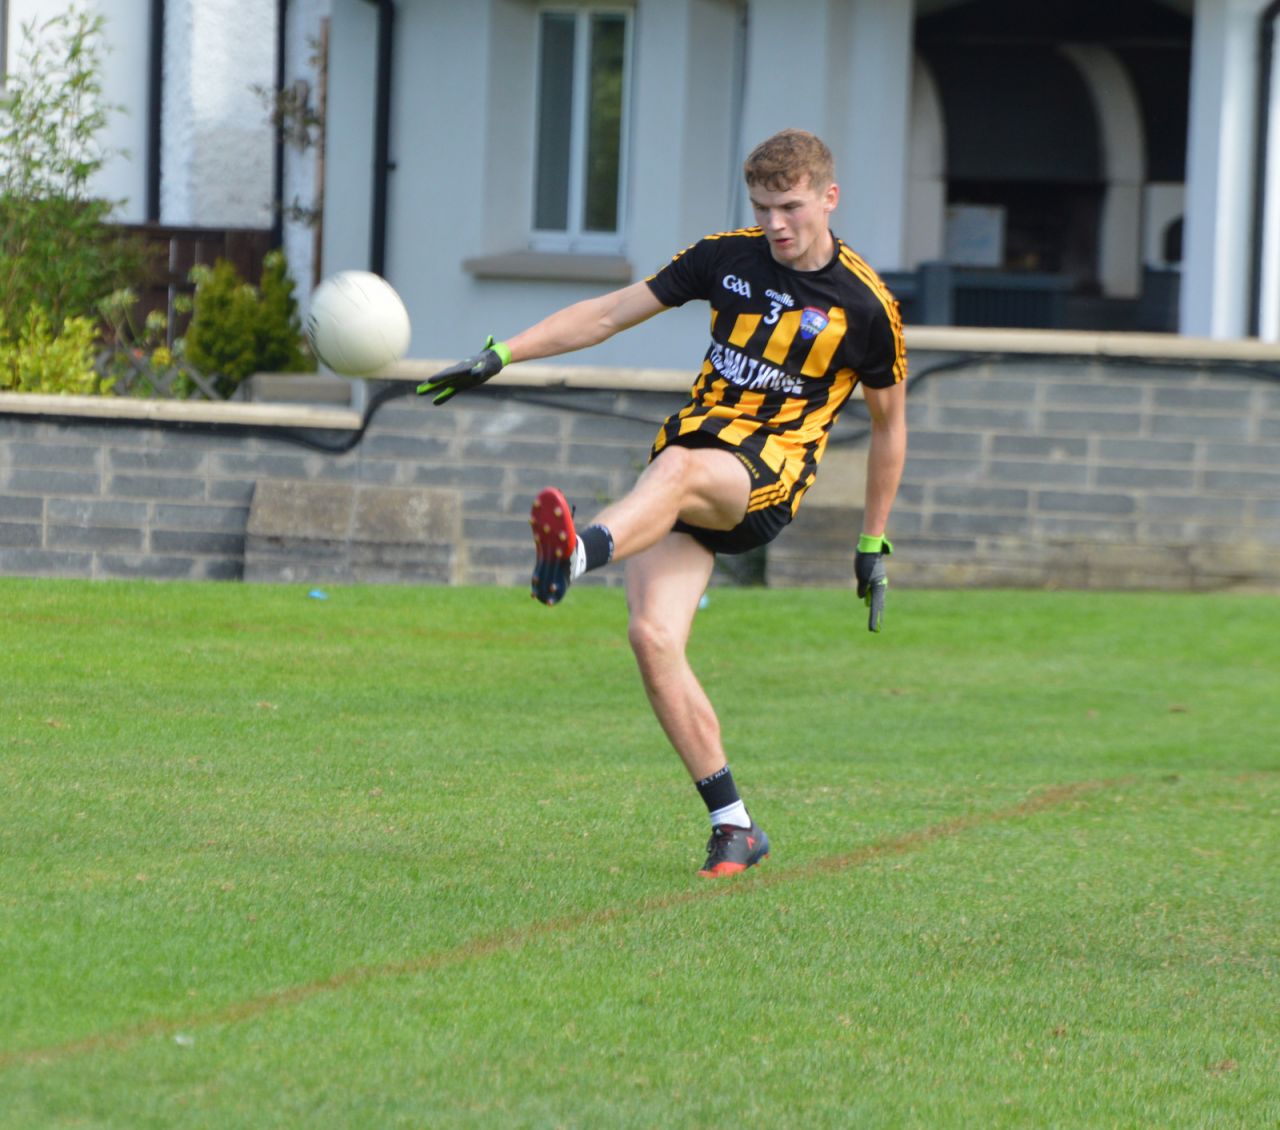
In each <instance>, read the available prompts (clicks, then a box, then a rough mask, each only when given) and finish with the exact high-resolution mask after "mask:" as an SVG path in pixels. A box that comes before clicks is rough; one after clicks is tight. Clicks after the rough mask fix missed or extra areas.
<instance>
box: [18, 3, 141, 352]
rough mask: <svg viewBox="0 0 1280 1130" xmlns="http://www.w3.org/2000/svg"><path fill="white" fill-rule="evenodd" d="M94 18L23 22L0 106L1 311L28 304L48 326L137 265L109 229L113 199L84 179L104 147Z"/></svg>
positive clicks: (84, 309)
mask: <svg viewBox="0 0 1280 1130" xmlns="http://www.w3.org/2000/svg"><path fill="white" fill-rule="evenodd" d="M104 24H105V21H104V20H103V17H101V16H97V15H90V14H89V13H87V12H85V11H83V10H79V9H72V10H71V11H68V12H66V13H63V14H61V15H57V16H54V17H52V18H51V19H48V20H46V21H45V22H44V23H43V24H39V25H37V24H36V23H35V22H34V21H32V22H30V23H27V24H24V25H23V27H22V33H23V41H22V46H21V48H20V49H19V51H18V60H19V64H20V65H19V66H17V67H15V68H14V69H13V72H12V73H11V74H10V75H9V77H8V81H7V86H6V94H7V101H6V103H5V104H4V105H3V106H2V107H0V317H2V318H3V319H4V320H5V322H6V324H8V325H10V326H15V325H17V324H19V323H20V322H22V320H23V319H24V318H26V316H27V312H28V310H29V309H30V308H31V306H32V305H38V306H40V307H42V308H43V309H44V310H45V311H46V312H47V315H48V324H49V325H50V326H54V327H60V326H62V325H63V324H64V323H65V320H66V319H67V318H68V317H79V316H84V317H89V316H92V314H93V312H94V309H95V306H96V304H97V301H98V299H99V298H100V297H101V296H102V295H104V294H106V293H108V292H109V291H111V290H114V289H115V288H117V287H119V286H122V285H124V284H125V283H126V282H128V280H129V279H130V278H131V277H132V276H134V275H135V274H136V273H137V272H138V270H139V269H140V266H141V263H142V253H141V250H140V248H139V246H138V244H137V243H136V242H135V241H133V240H131V239H129V238H128V237H126V236H124V235H122V234H121V233H120V232H118V231H116V230H114V229H112V228H110V227H109V226H107V224H106V222H105V221H106V219H107V217H108V216H109V215H110V213H111V211H112V209H113V208H114V203H113V202H111V201H107V200H100V199H94V198H92V197H91V195H90V184H91V181H92V179H93V177H94V176H95V174H97V172H98V171H99V170H100V169H101V168H102V167H103V165H104V164H105V162H106V160H107V158H108V157H109V156H110V152H111V151H110V150H108V149H107V148H105V147H104V146H102V144H101V143H100V142H99V135H100V134H101V132H102V130H103V128H104V127H105V126H106V124H107V120H108V116H109V114H110V113H111V112H112V111H114V110H117V109H119V108H118V107H115V106H112V105H110V104H108V103H106V102H105V101H104V100H103V97H102V93H103V91H102V80H101V74H102V57H103V50H104V48H103V45H102V34H103V28H104Z"/></svg>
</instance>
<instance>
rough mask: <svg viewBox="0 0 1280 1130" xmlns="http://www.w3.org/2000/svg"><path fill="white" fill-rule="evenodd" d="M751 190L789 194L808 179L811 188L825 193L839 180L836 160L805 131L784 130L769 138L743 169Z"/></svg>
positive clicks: (818, 140)
mask: <svg viewBox="0 0 1280 1130" xmlns="http://www.w3.org/2000/svg"><path fill="white" fill-rule="evenodd" d="M742 175H743V176H744V177H746V180H747V187H748V188H753V187H754V186H755V185H760V186H761V187H762V188H766V189H768V190H769V191H770V192H786V191H787V189H789V188H794V187H795V186H796V185H797V184H799V183H800V181H802V180H803V179H804V178H805V177H806V176H807V177H808V178H809V187H810V188H812V189H814V190H815V191H817V192H821V191H822V190H823V189H825V188H826V187H827V186H828V185H829V184H832V183H833V182H834V181H835V179H836V166H835V160H834V158H832V156H831V150H830V149H828V148H827V147H826V145H825V143H824V142H823V140H822V138H820V137H818V136H817V135H816V134H812V133H810V132H809V131H808V130H803V129H784V130H780V131H779V132H777V133H775V134H774V135H773V136H772V137H766V138H765V139H764V140H763V141H762V142H760V144H759V145H757V146H756V147H755V148H754V149H753V150H752V151H751V154H750V156H748V157H747V159H746V161H745V162H744V163H743V166H742Z"/></svg>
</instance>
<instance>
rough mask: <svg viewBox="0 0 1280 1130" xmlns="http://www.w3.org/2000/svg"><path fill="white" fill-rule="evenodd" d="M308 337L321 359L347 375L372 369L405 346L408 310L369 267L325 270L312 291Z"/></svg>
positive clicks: (395, 356) (398, 354) (399, 354)
mask: <svg viewBox="0 0 1280 1130" xmlns="http://www.w3.org/2000/svg"><path fill="white" fill-rule="evenodd" d="M307 340H308V341H309V342H310V343H311V350H312V352H313V353H315V355H316V359H317V360H319V361H320V363H321V364H323V365H325V366H327V367H328V368H330V369H332V370H333V371H334V372H335V373H341V374H342V375H343V376H347V377H363V376H368V375H369V374H370V373H375V372H377V371H378V370H379V369H381V368H383V367H384V366H386V365H389V364H391V362H392V361H398V360H399V359H400V358H401V357H403V356H404V355H405V352H406V351H407V350H408V348H409V312H408V311H407V310H406V309H405V308H404V303H403V302H402V301H401V300H400V296H399V295H398V294H397V293H396V292H395V288H394V287H393V286H392V285H391V284H390V283H389V282H387V280H386V279H384V278H382V277H381V276H380V275H375V274H373V273H371V272H369V271H340V272H339V273H338V274H336V275H330V276H329V278H327V279H325V280H324V282H322V283H321V284H320V285H319V286H318V287H316V289H315V293H314V294H312V296H311V309H310V311H309V312H308V314H307Z"/></svg>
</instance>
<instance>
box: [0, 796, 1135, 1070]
mask: <svg viewBox="0 0 1280 1130" xmlns="http://www.w3.org/2000/svg"><path fill="white" fill-rule="evenodd" d="M1134 780H1135V778H1132V777H1126V778H1118V779H1113V780H1088V781H1076V782H1069V783H1066V784H1060V785H1052V786H1048V787H1045V788H1041V789H1039V790H1038V791H1036V792H1035V793H1033V794H1032V795H1031V796H1029V797H1028V798H1027V799H1026V800H1023V801H1020V802H1019V803H1017V804H1014V805H1010V806H1009V807H1006V808H1000V809H995V810H990V811H985V812H973V813H968V814H966V815H964V816H957V817H955V818H954V819H951V820H945V821H942V822H941V823H938V824H931V825H928V826H926V827H924V828H918V829H915V830H912V831H909V832H903V833H901V834H899V835H896V836H888V837H885V838H883V839H880V840H874V841H872V842H871V843H868V844H864V845H863V846H862V847H859V848H856V849H855V850H853V851H850V852H845V853H841V854H837V855H831V856H826V857H822V858H819V859H816V860H813V861H811V862H809V863H807V864H805V865H803V866H797V867H793V868H779V867H773V868H771V867H769V866H768V865H767V864H766V865H764V866H762V867H760V868H759V869H757V870H755V871H753V872H750V873H748V874H746V875H744V876H742V877H740V878H737V879H730V880H720V881H717V882H710V881H708V882H700V883H699V884H698V885H697V886H695V887H691V888H688V889H686V890H683V891H676V892H671V893H668V894H664V895H657V896H654V897H652V898H648V899H643V900H641V901H640V902H637V903H632V904H626V905H620V906H613V907H605V908H603V909H600V910H592V911H583V912H581V913H579V914H568V915H562V916H559V917H556V918H549V919H546V920H544V921H541V922H532V923H529V924H526V925H523V926H519V927H514V928H511V929H508V930H501V931H498V932H497V933H494V934H490V935H488V936H486V937H482V938H475V939H472V940H471V941H468V942H463V943H461V944H459V945H457V946H453V947H451V948H449V949H447V950H442V951H440V952H437V953H432V954H425V955H422V956H420V957H416V958H411V959H409V960H406V961H397V962H387V963H385V964H382V965H374V966H356V967H353V968H351V969H346V970H342V971H340V972H338V973H334V974H332V975H331V976H329V977H325V978H321V979H319V980H314V981H309V982H305V983H303V984H299V985H292V986H289V987H286V988H282V989H276V990H273V991H271V992H268V993H263V994H261V995H259V996H255V997H249V998H247V999H245V1000H242V1001H235V1002H232V1003H231V1004H227V1005H223V1006H222V1007H220V1008H216V1009H211V1010H209V1011H208V1012H203V1013H191V1014H188V1015H186V1016H182V1017H157V1018H155V1019H152V1020H147V1021H143V1022H142V1023H139V1024H135V1025H132V1026H130V1027H128V1028H123V1029H121V1030H119V1031H116V1032H103V1033H95V1034H93V1035H89V1036H84V1037H81V1038H79V1039H76V1040H71V1041H68V1042H66V1043H62V1044H54V1045H51V1046H48V1047H43V1048H31V1049H25V1050H14V1051H8V1052H0V1070H2V1069H5V1068H9V1067H16V1066H45V1065H53V1064H58V1063H62V1062H65V1061H68V1060H72V1059H75V1058H77V1057H80V1056H86V1055H92V1054H94V1053H97V1052H106V1051H115V1052H121V1051H128V1050H129V1049H130V1048H131V1047H134V1046H135V1045H137V1044H139V1043H141V1042H142V1041H144V1040H147V1039H150V1038H152V1037H155V1036H165V1037H172V1036H175V1035H178V1034H179V1033H183V1032H187V1031H190V1030H191V1029H195V1028H204V1027H208V1026H211V1025H227V1024H237V1023H241V1022H244V1021H247V1020H253V1019H255V1018H256V1017H259V1016H264V1015H267V1014H269V1013H272V1012H275V1011H277V1010H281V1009H286V1008H292V1007H294V1006H295V1005H300V1004H304V1003H306V1002H307V1001H309V1000H312V999H314V998H316V997H320V996H324V995H326V994H329V993H337V992H342V991H344V990H346V989H351V988H355V987H358V986H360V985H364V984H368V983H370V982H373V981H381V980H389V979H393V978H398V977H413V976H417V975H419V974H422V973H430V972H433V971H435V970H438V969H443V968H448V967H449V966H452V965H458V964H461V963H463V962H467V961H474V960H481V959H484V958H486V957H490V956H492V955H494V954H498V953H504V952H513V951H516V950H519V949H522V948H524V947H525V946H527V945H530V944H532V943H535V942H537V941H539V940H541V939H543V938H548V937H554V936H557V935H562V934H569V933H573V932H574V931H577V930H581V929H583V928H584V927H592V926H603V925H606V924H608V923H611V922H615V921H617V920H619V919H622V918H627V917H633V916H636V915H648V914H661V913H664V912H666V911H669V910H673V909H676V908H678V907H682V906H687V905H690V904H693V903H697V902H700V901H705V900H707V899H712V898H724V897H732V896H738V895H746V894H753V893H756V892H758V891H761V890H768V889H772V888H774V887H778V886H781V885H784V884H790V883H795V882H799V881H804V880H806V879H811V878H814V877H816V876H825V875H833V874H837V873H839V872H843V871H848V870H851V869H854V868H857V867H862V866H866V865H867V864H871V863H874V862H876V861H877V860H880V859H884V858H887V857H893V856H901V855H907V854H910V853H912V852H915V851H919V850H922V849H924V848H926V847H928V846H929V845H931V844H934V843H938V842H940V841H943V840H947V839H953V838H955V837H957V836H960V835H963V834H964V833H966V832H970V831H973V830H975V829H978V828H983V827H989V826H992V825H996V824H1002V823H1007V822H1009V821H1012V820H1018V819H1021V818H1025V817H1028V816H1034V815H1037V814H1039V813H1041V812H1045V811H1048V810H1050V809H1054V808H1059V807H1062V806H1064V805H1066V804H1069V803H1071V802H1072V801H1074V800H1078V799H1080V798H1082V797H1085V796H1088V795H1090V794H1092V793H1096V792H1099V791H1100V790H1104V789H1116V788H1123V787H1126V786H1128V785H1131V784H1132V783H1133V781H1134Z"/></svg>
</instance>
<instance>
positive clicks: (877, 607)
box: [853, 534, 893, 632]
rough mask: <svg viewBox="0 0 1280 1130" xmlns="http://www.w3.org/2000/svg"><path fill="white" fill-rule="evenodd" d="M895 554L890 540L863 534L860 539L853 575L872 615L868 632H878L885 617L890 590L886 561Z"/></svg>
mask: <svg viewBox="0 0 1280 1130" xmlns="http://www.w3.org/2000/svg"><path fill="white" fill-rule="evenodd" d="M892 552H893V546H892V544H890V542H889V539H888V538H882V537H872V536H871V535H870V534H862V535H861V536H860V537H859V538H858V552H857V555H856V556H855V557H854V559H853V575H854V576H855V577H856V578H857V580H858V596H860V597H861V598H862V599H863V600H865V601H866V602H867V607H868V608H869V609H871V614H870V615H869V616H868V617H867V630H868V631H870V632H878V631H879V630H880V620H881V617H883V616H884V596H885V592H886V591H887V590H888V588H889V575H888V574H887V573H886V572H885V568H884V559H885V558H886V557H888V556H889V554H891V553H892Z"/></svg>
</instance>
